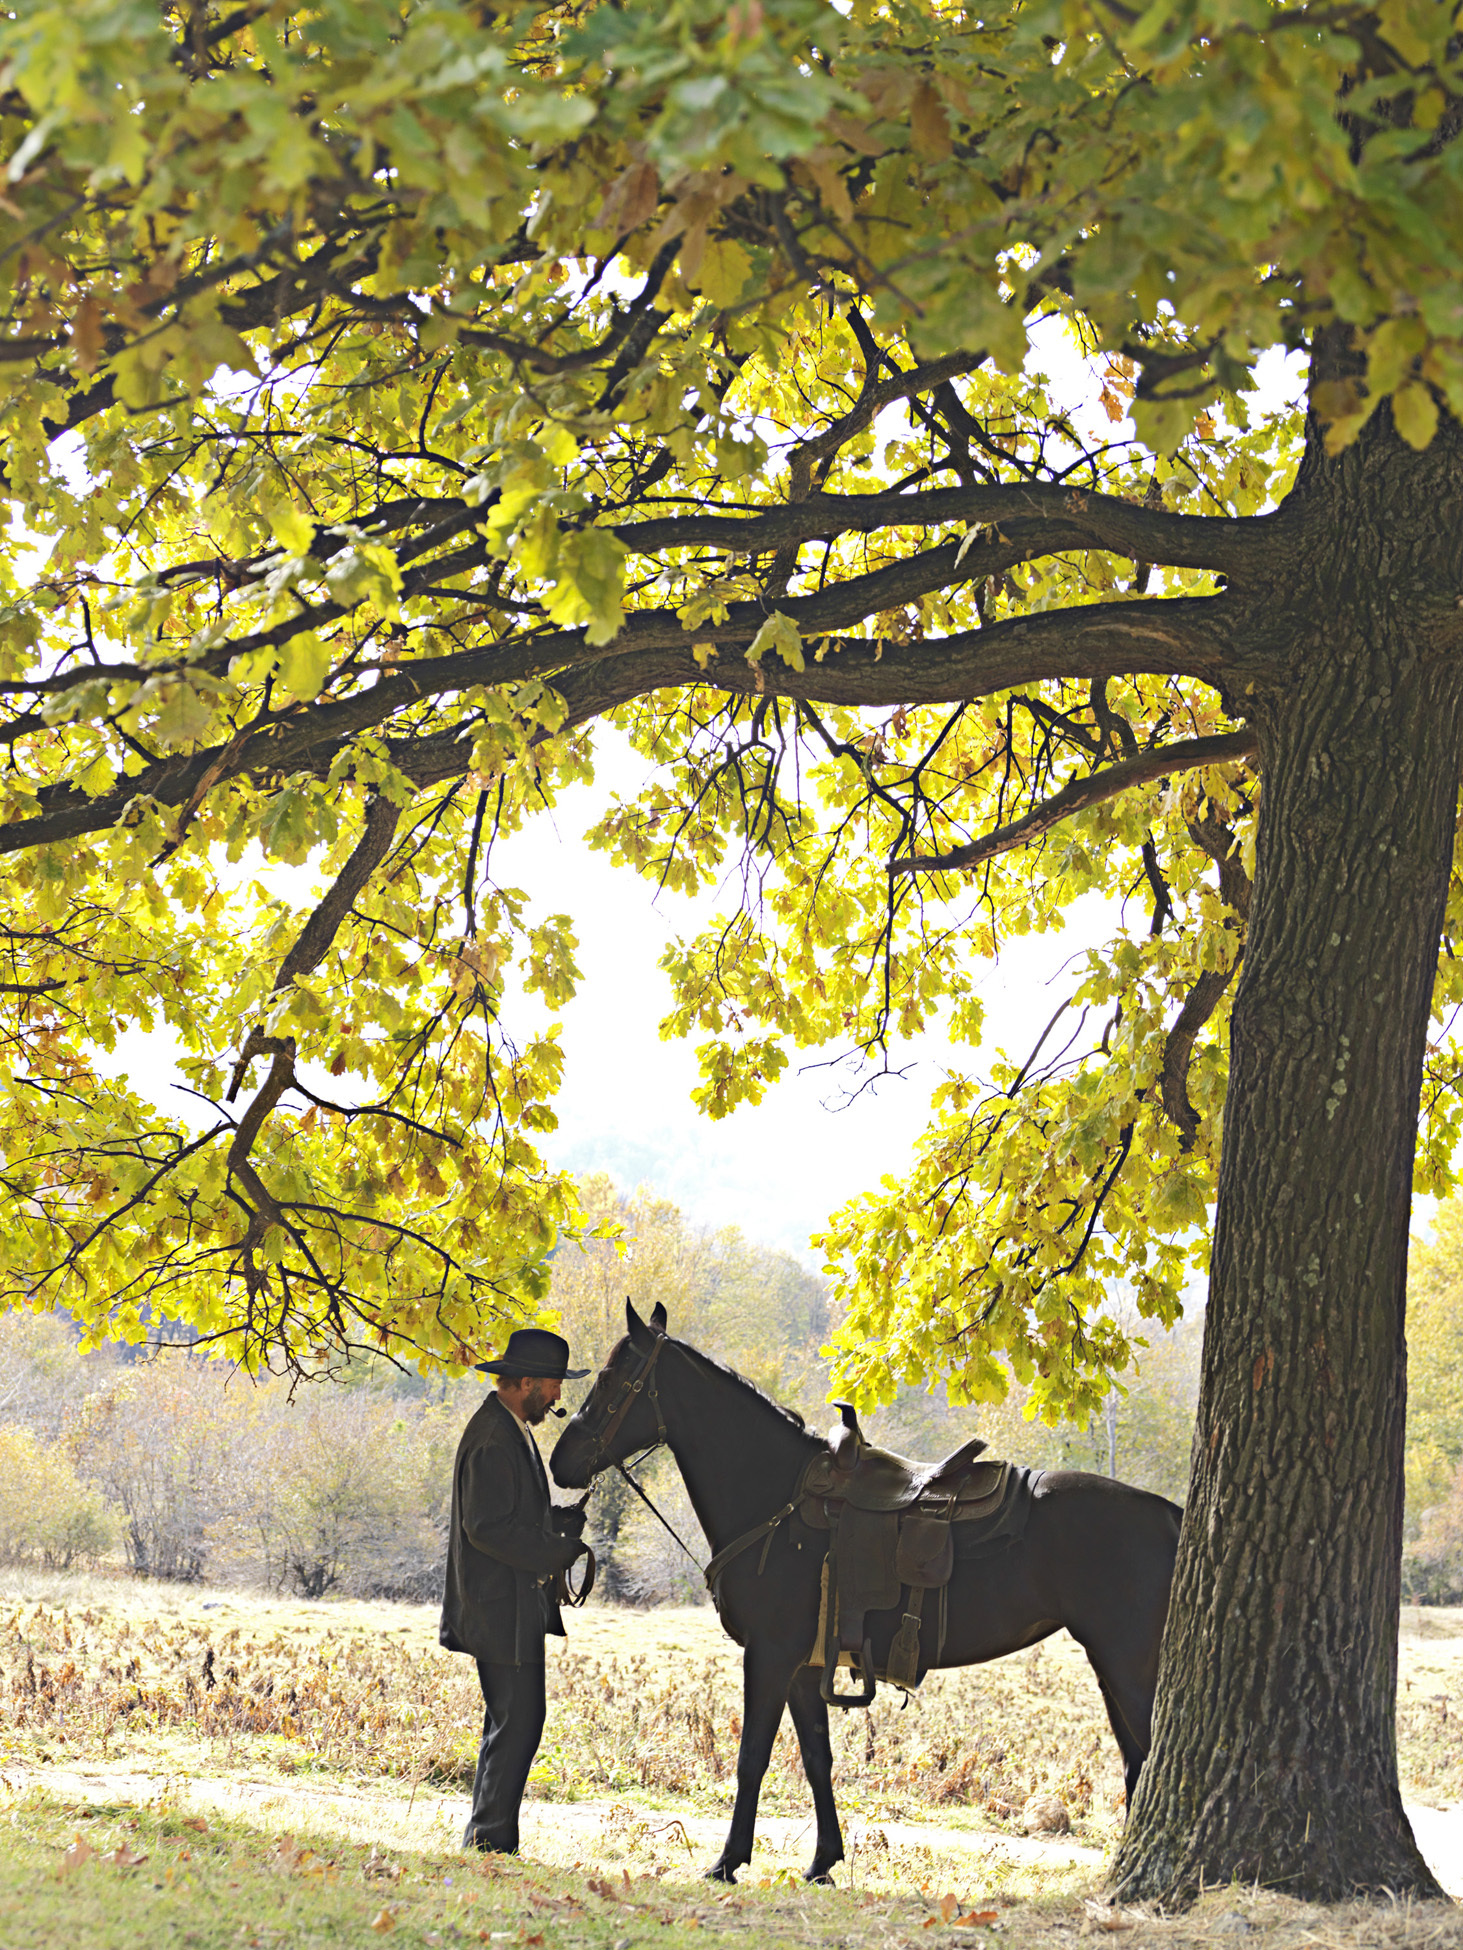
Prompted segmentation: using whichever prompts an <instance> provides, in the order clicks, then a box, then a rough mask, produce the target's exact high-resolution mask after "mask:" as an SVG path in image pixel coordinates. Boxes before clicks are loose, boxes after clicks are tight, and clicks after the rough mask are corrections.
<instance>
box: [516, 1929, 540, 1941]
mask: <svg viewBox="0 0 1463 1950" xmlns="http://www.w3.org/2000/svg"><path fill="white" fill-rule="evenodd" d="M543 1940H544V1933H543V1931H542V1930H535V1931H534V1933H533V1935H532V1936H527V1935H525V1933H524V1932H523V1931H522V1930H520V1931H519V1932H518V1941H519V1942H520V1943H523V1944H529V1943H542V1942H543Z"/></svg>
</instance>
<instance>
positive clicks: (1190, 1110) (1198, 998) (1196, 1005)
mask: <svg viewBox="0 0 1463 1950" xmlns="http://www.w3.org/2000/svg"><path fill="white" fill-rule="evenodd" d="M1188 826H1189V835H1190V837H1191V838H1192V839H1193V841H1194V842H1195V844H1196V845H1198V846H1202V847H1203V849H1204V851H1205V852H1206V853H1207V854H1208V855H1209V857H1210V858H1211V859H1212V860H1213V861H1214V863H1215V865H1216V866H1217V867H1218V868H1219V891H1220V894H1221V896H1222V897H1223V899H1224V903H1225V905H1226V907H1231V908H1233V909H1234V911H1235V913H1236V914H1238V915H1239V917H1240V919H1241V920H1242V921H1243V920H1248V918H1249V912H1250V876H1249V875H1248V874H1247V873H1246V872H1245V868H1244V863H1243V861H1242V860H1241V859H1240V857H1239V852H1238V849H1237V848H1236V846H1235V843H1234V829H1233V828H1232V827H1230V826H1226V825H1225V824H1224V822H1223V820H1220V819H1216V818H1213V817H1210V818H1203V819H1191V820H1190V821H1189V822H1188ZM1243 955H1244V945H1243V943H1241V944H1240V946H1239V947H1238V948H1237V950H1236V952H1235V956H1234V960H1233V961H1232V962H1231V963H1230V964H1229V967H1228V968H1226V969H1223V970H1221V969H1206V970H1205V971H1204V973H1203V974H1202V975H1201V976H1200V977H1199V979H1198V981H1197V982H1195V984H1194V986H1193V987H1192V988H1191V989H1190V990H1189V993H1188V994H1187V995H1186V996H1185V997H1184V1006H1183V1008H1182V1009H1180V1010H1179V1013H1178V1015H1177V1017H1176V1018H1175V1020H1174V1024H1173V1027H1172V1028H1171V1029H1170V1030H1169V1032H1168V1036H1167V1038H1166V1040H1165V1042H1164V1045H1163V1071H1162V1074H1161V1077H1160V1085H1161V1094H1162V1098H1163V1108H1164V1111H1165V1113H1166V1114H1167V1116H1168V1118H1169V1119H1170V1121H1171V1122H1172V1123H1173V1124H1174V1125H1175V1126H1176V1127H1177V1129H1178V1133H1179V1149H1180V1150H1181V1151H1192V1150H1193V1148H1194V1143H1195V1140H1196V1139H1197V1138H1198V1135H1199V1113H1198V1112H1197V1111H1196V1110H1195V1109H1194V1106H1193V1105H1192V1104H1191V1103H1190V1102H1189V1061H1190V1058H1191V1057H1192V1056H1193V1053H1194V1043H1195V1040H1196V1038H1197V1037H1198V1034H1199V1031H1200V1030H1201V1029H1202V1028H1203V1027H1204V1025H1205V1023H1206V1022H1208V1020H1209V1018H1210V1016H1212V1015H1213V1013H1214V1011H1215V1010H1216V1009H1217V1008H1218V1007H1219V1003H1220V999H1221V997H1222V996H1223V994H1224V991H1225V990H1226V989H1227V988H1228V987H1229V985H1230V983H1231V982H1232V981H1233V980H1234V978H1235V974H1236V972H1237V971H1238V969H1239V965H1240V960H1241V958H1242V956H1243Z"/></svg>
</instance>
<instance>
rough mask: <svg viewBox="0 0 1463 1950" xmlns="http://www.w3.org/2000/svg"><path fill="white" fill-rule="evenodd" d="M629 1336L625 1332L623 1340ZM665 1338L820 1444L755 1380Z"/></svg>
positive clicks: (793, 1413) (703, 1352)
mask: <svg viewBox="0 0 1463 1950" xmlns="http://www.w3.org/2000/svg"><path fill="white" fill-rule="evenodd" d="M629 1338H630V1337H629V1335H628V1334H627V1335H626V1336H625V1340H628V1339H629ZM666 1339H667V1340H668V1341H670V1342H671V1343H672V1345H673V1346H675V1347H678V1348H679V1349H680V1350H681V1352H682V1353H683V1354H689V1355H690V1356H691V1357H692V1358H693V1359H694V1360H697V1361H701V1362H704V1363H705V1365H706V1366H707V1367H708V1368H712V1369H714V1370H715V1371H716V1373H717V1374H718V1375H720V1376H721V1378H722V1380H723V1381H729V1382H731V1383H732V1384H733V1386H735V1387H737V1388H740V1389H741V1391H742V1393H743V1394H745V1395H750V1396H751V1397H752V1399H753V1401H756V1402H760V1403H761V1404H762V1406H763V1407H764V1408H770V1409H774V1410H776V1412H777V1413H778V1414H779V1415H780V1416H781V1417H782V1419H783V1421H784V1422H790V1423H791V1424H792V1426H793V1427H794V1428H795V1429H796V1430H797V1432H798V1434H799V1435H801V1436H802V1437H804V1439H805V1440H806V1441H808V1442H809V1443H811V1444H814V1445H818V1444H821V1442H822V1439H823V1438H822V1437H821V1436H816V1435H813V1434H812V1433H811V1432H810V1430H809V1428H808V1424H807V1422H806V1420H805V1419H804V1417H803V1416H801V1415H799V1414H798V1412H797V1410H796V1409H795V1408H787V1407H785V1406H784V1405H783V1404H782V1403H781V1402H780V1401H777V1400H776V1399H775V1398H774V1397H773V1396H771V1395H769V1394H768V1392H767V1390H766V1389H765V1388H759V1387H758V1385H757V1383H756V1382H755V1381H749V1380H748V1379H747V1377H746V1375H744V1374H739V1373H738V1372H737V1370H736V1369H735V1368H733V1367H730V1366H728V1364H727V1363H726V1362H725V1361H722V1360H720V1359H719V1358H718V1357H717V1356H716V1355H714V1354H708V1353H707V1352H706V1350H705V1349H704V1348H700V1347H693V1346H692V1345H691V1343H690V1342H689V1341H678V1340H676V1339H675V1337H674V1336H673V1335H670V1334H667V1336H666ZM623 1346H624V1341H621V1343H620V1347H623ZM619 1351H620V1348H619V1347H617V1348H616V1349H615V1354H618V1353H619ZM613 1358H614V1356H613V1355H612V1356H611V1359H613Z"/></svg>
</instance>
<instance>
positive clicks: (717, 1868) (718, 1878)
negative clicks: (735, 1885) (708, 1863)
mask: <svg viewBox="0 0 1463 1950" xmlns="http://www.w3.org/2000/svg"><path fill="white" fill-rule="evenodd" d="M736 1879H737V1865H736V1864H735V1863H734V1862H717V1863H714V1864H713V1865H712V1867H711V1868H709V1869H708V1870H707V1871H706V1877H705V1880H706V1881H707V1882H735V1881H736Z"/></svg>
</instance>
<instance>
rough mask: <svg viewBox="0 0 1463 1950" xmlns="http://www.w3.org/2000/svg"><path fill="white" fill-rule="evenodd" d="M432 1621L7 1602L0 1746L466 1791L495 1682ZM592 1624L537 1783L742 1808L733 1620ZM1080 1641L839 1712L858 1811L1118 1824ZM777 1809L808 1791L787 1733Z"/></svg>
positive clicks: (326, 1608)
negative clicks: (729, 1636)
mask: <svg viewBox="0 0 1463 1950" xmlns="http://www.w3.org/2000/svg"><path fill="white" fill-rule="evenodd" d="M68 1597H69V1598H70V1602H66V1599H67V1598H68ZM434 1627H435V1617H434V1615H433V1614H431V1613H429V1612H427V1611H426V1610H425V1608H423V1607H408V1606H392V1605H364V1604H358V1605H353V1606H351V1605H340V1606H334V1605H318V1606H306V1605H303V1604H290V1603H269V1602H268V1601H262V1600H254V1601H250V1600H246V1599H241V1598H230V1599H227V1600H224V1601H222V1602H220V1601H219V1600H218V1599H216V1598H215V1599H212V1600H210V1599H209V1598H207V1597H196V1598H188V1597H185V1596H180V1595H178V1594H177V1593H175V1592H169V1591H167V1590H166V1588H160V1587H151V1588H149V1587H145V1586H137V1585H128V1584H122V1583H118V1584H116V1585H112V1586H110V1587H108V1586H107V1585H106V1584H105V1583H103V1582H102V1581H99V1580H89V1581H86V1582H85V1583H83V1584H82V1585H81V1586H80V1588H79V1589H78V1590H77V1591H76V1592H75V1593H74V1594H68V1593H65V1592H64V1591H62V1590H58V1589H55V1588H53V1589H52V1590H51V1591H50V1592H45V1591H40V1592H37V1593H36V1594H35V1595H31V1596H28V1597H27V1596H24V1595H21V1596H15V1597H12V1598H11V1599H10V1601H9V1602H8V1603H6V1604H4V1605H3V1608H0V1743H3V1745H0V1759H5V1758H8V1759H10V1760H12V1761H20V1762H26V1761H35V1760H41V1759H46V1758H49V1759H50V1760H51V1761H52V1763H56V1762H63V1763H64V1762H65V1761H67V1760H76V1759H79V1758H82V1757H89V1758H96V1759H100V1760H103V1761H119V1760H122V1759H124V1758H127V1757H132V1758H134V1759H140V1760H143V1761H153V1762H157V1763H161V1764H164V1765H166V1764H169V1763H170V1762H179V1761H181V1760H182V1758H183V1750H185V1749H192V1750H194V1752H193V1754H192V1757H191V1764H192V1765H193V1766H195V1767H203V1768H218V1767H222V1768H224V1769H232V1768H235V1767H237V1766H239V1765H240V1764H243V1763H246V1762H248V1763H254V1764H257V1763H259V1762H261V1761H263V1762H267V1763H268V1764H270V1765H272V1766H273V1767H275V1768H276V1769H278V1770H280V1771H281V1772H292V1771H298V1770H319V1769H325V1770H328V1771H330V1772H332V1773H336V1774H342V1775H346V1776H354V1777H360V1776H381V1775H384V1776H387V1777H391V1778H395V1779H398V1780H403V1781H411V1782H435V1783H439V1784H442V1785H452V1786H458V1787H465V1786H466V1785H467V1784H468V1783H469V1782H470V1780H471V1774H472V1765H473V1760H474V1757H475V1752H476V1722H477V1719H478V1717H479V1715H480V1711H481V1708H480V1703H479V1700H478V1695H477V1688H476V1678H475V1675H474V1674H473V1671H472V1667H471V1665H470V1664H469V1662H468V1661H466V1660H464V1659H461V1658H456V1657H453V1656H452V1655H450V1654H448V1653H444V1652H442V1651H441V1650H440V1649H439V1648H438V1647H437V1646H436V1645H435V1643H433V1639H434V1637H435V1632H434ZM572 1629H573V1631H574V1634H575V1636H574V1640H573V1641H572V1642H571V1644H570V1645H569V1646H568V1647H567V1648H566V1649H564V1650H563V1651H561V1652H560V1654H559V1656H558V1657H556V1658H553V1659H552V1660H551V1664H550V1694H551V1706H550V1719H549V1725H548V1728H547V1731H546V1734H545V1740H544V1745H543V1748H542V1750H541V1752H540V1756H539V1765H538V1767H537V1768H536V1770H535V1773H534V1776H533V1782H532V1789H533V1791H534V1792H535V1793H536V1794H538V1795H540V1796H542V1797H544V1798H552V1799H558V1800H573V1799H575V1798H578V1797H582V1796H586V1795H593V1796H603V1795H606V1794H609V1795H615V1796H621V1795H626V1794H634V1795H636V1796H638V1797H644V1796H649V1797H651V1798H653V1799H656V1800H666V1799H676V1800H678V1801H679V1800H682V1799H684V1800H686V1801H689V1802H690V1803H691V1804H693V1805H695V1806H699V1807H718V1806H721V1805H723V1804H726V1803H728V1802H729V1800H730V1795H731V1788H732V1779H731V1777H732V1773H733V1769H734V1766H735V1758H736V1748H737V1740H738V1737H739V1734H740V1731H741V1720H740V1705H741V1683H740V1674H739V1666H738V1655H737V1653H736V1648H735V1647H733V1646H731V1645H730V1644H729V1643H728V1641H726V1640H725V1638H724V1637H723V1636H722V1635H721V1633H720V1630H719V1628H718V1627H717V1625H716V1622H715V1620H714V1618H713V1617H712V1616H711V1615H710V1614H708V1613H705V1612H700V1613H696V1612H692V1613H672V1614H670V1615H669V1616H666V1615H663V1614H662V1615H657V1614H634V1613H625V1612H608V1611H604V1610H601V1611H599V1612H597V1613H596V1612H590V1613H587V1614H585V1615H583V1616H582V1617H580V1618H576V1619H574V1620H573V1623H572ZM1074 1650H1075V1649H1074V1648H1068V1650H1067V1652H1066V1653H1063V1652H1061V1651H1054V1650H1053V1649H1050V1648H1047V1647H1037V1648H1036V1649H1035V1650H1033V1651H1032V1652H1030V1653H1026V1654H1023V1655H1022V1656H1021V1657H1020V1658H1018V1659H1014V1660H1006V1661H1002V1662H1001V1663H1000V1664H998V1665H993V1666H986V1667H980V1668H973V1669H971V1670H970V1671H967V1672H960V1673H949V1674H935V1675H932V1676H931V1678H930V1679H929V1680H927V1681H926V1683H925V1685H924V1687H923V1688H922V1689H921V1691H920V1693H919V1695H918V1696H917V1697H916V1698H915V1699H914V1700H913V1701H912V1702H911V1703H910V1705H909V1706H908V1707H907V1708H904V1707H902V1704H901V1697H900V1696H899V1695H898V1694H892V1693H889V1692H887V1691H885V1692H884V1693H882V1694H881V1696H880V1699H879V1702H878V1704H877V1705H876V1706H875V1708H874V1709H873V1711H872V1712H870V1713H847V1714H837V1715H835V1716H834V1743H835V1761H836V1767H837V1778H838V1782H839V1794H840V1800H841V1803H842V1805H843V1806H844V1808H845V1809H847V1810H848V1811H849V1813H850V1814H863V1815H865V1816H866V1817H868V1818H870V1819H876V1820H881V1821H893V1822H899V1821H903V1820H907V1819H912V1818H920V1817H923V1818H926V1819H928V1818H931V1817H935V1818H937V1819H939V1820H940V1821H942V1822H947V1821H949V1820H950V1818H951V1817H952V1816H956V1815H958V1814H959V1813H960V1812H961V1811H966V1812H973V1811H979V1812H982V1813H983V1814H984V1815H986V1816H987V1817H992V1818H994V1819H996V1820H997V1821H1000V1822H1004V1821H1006V1820H1008V1819H1009V1818H1010V1817H1011V1816H1013V1815H1014V1814H1015V1813H1016V1812H1017V1811H1018V1810H1019V1808H1020V1807H1021V1805H1022V1803H1023V1802H1024V1801H1025V1800H1026V1799H1027V1797H1028V1796H1029V1795H1030V1794H1032V1793H1034V1792H1037V1791H1045V1792H1050V1793H1055V1794H1057V1795H1059V1796H1060V1797H1061V1798H1062V1800H1063V1801H1064V1802H1065V1803H1066V1805H1067V1807H1068V1808H1069V1810H1070V1811H1071V1814H1072V1817H1073V1820H1074V1823H1075V1824H1076V1826H1077V1828H1078V1830H1079V1832H1081V1831H1084V1830H1091V1831H1093V1832H1094V1834H1096V1835H1102V1836H1105V1835H1106V1834H1108V1833H1109V1832H1111V1830H1112V1828H1113V1825H1114V1823H1115V1820H1116V1816H1117V1811H1118V1810H1119V1809H1120V1807H1121V1802H1122V1783H1121V1776H1120V1774H1119V1770H1118V1763H1117V1755H1116V1749H1115V1747H1114V1745H1113V1742H1112V1738H1111V1735H1110V1734H1109V1732H1108V1730H1107V1726H1106V1722H1105V1720H1104V1719H1103V1716H1102V1712H1101V1707H1100V1704H1099V1703H1098V1700H1097V1694H1096V1689H1095V1687H1094V1686H1093V1684H1092V1682H1091V1679H1090V1676H1089V1675H1088V1673H1087V1670H1086V1667H1085V1664H1083V1663H1082V1662H1081V1661H1080V1658H1078V1657H1074V1656H1071V1654H1072V1653H1073V1652H1074ZM764 1806H765V1807H766V1808H767V1809H768V1811H769V1812H772V1813H777V1812H787V1813H796V1812H800V1811H801V1810H803V1809H804V1808H806V1806H807V1788H806V1784H805V1782H804V1780H803V1775H802V1768H801V1763H800V1761H799V1759H798V1755H797V1748H796V1744H795V1742H794V1740H793V1737H792V1734H791V1730H790V1728H789V1727H787V1726H786V1725H785V1726H784V1729H783V1732H782V1733H781V1734H780V1736H779V1739H778V1744H777V1748H776V1750H775V1752H774V1755H773V1761H772V1766H771V1768H770V1770H769V1773H768V1779H767V1786H766V1790H765V1794H764Z"/></svg>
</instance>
